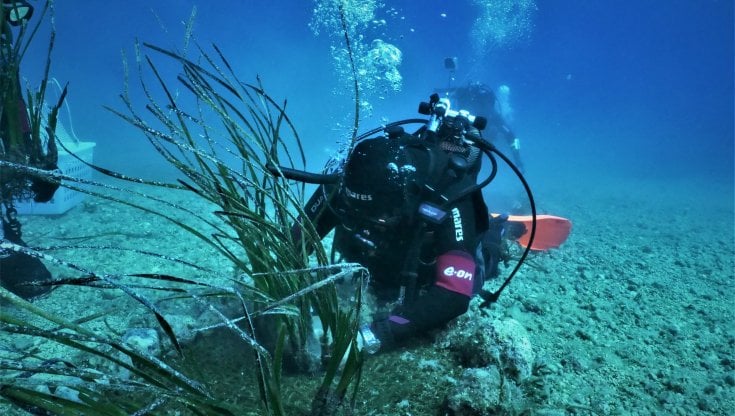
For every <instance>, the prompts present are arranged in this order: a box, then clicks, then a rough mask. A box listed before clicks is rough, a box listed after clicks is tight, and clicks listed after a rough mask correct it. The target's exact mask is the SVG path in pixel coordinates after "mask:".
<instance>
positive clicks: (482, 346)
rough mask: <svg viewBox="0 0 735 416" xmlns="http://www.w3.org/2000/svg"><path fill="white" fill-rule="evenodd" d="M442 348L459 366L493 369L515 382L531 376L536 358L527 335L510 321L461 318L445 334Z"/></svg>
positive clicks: (521, 326)
mask: <svg viewBox="0 0 735 416" xmlns="http://www.w3.org/2000/svg"><path fill="white" fill-rule="evenodd" d="M446 346H447V347H448V348H449V349H450V351H452V352H453V353H454V355H455V356H456V357H457V358H458V360H459V362H460V363H461V364H462V365H463V366H465V367H475V368H480V367H494V366H495V367H498V369H499V370H500V371H502V372H503V375H504V377H507V378H509V379H512V380H514V381H517V382H520V381H523V380H525V379H527V378H528V377H530V376H531V373H532V371H533V363H534V360H535V358H536V355H535V353H534V351H533V346H532V345H531V341H530V339H529V337H528V332H527V331H526V329H525V328H524V327H523V325H521V324H520V323H519V322H518V321H516V320H515V319H510V318H508V319H494V320H492V319H490V318H480V317H479V316H478V315H475V316H472V317H462V318H460V319H459V320H458V321H457V325H455V326H454V327H453V328H452V329H450V330H449V331H448V333H447V337H446Z"/></svg>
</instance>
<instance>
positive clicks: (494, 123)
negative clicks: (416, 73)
mask: <svg viewBox="0 0 735 416" xmlns="http://www.w3.org/2000/svg"><path fill="white" fill-rule="evenodd" d="M500 88H501V90H504V89H505V88H508V87H507V86H505V85H503V86H501V87H500ZM446 94H447V97H448V98H449V99H450V100H451V101H452V103H453V104H456V105H458V106H459V107H460V108H464V109H467V110H469V111H471V112H472V113H474V114H487V128H486V129H485V131H484V135H485V136H486V137H488V138H489V140H490V142H492V143H498V142H499V141H501V140H502V141H505V142H506V143H507V144H508V148H509V149H510V151H511V155H512V157H513V163H514V164H515V165H516V166H517V167H518V169H520V170H521V172H524V171H525V169H524V166H523V160H522V159H521V141H520V139H518V137H516V135H515V133H513V130H511V128H510V127H509V126H508V122H507V120H506V118H507V117H506V116H505V115H504V113H505V112H504V111H503V109H502V105H501V102H500V100H498V97H497V95H496V94H495V92H494V91H493V90H492V88H490V87H488V86H487V85H485V84H483V83H480V82H471V83H469V84H467V85H466V86H464V87H456V88H450V89H449V90H447V92H446ZM524 173H525V172H524Z"/></svg>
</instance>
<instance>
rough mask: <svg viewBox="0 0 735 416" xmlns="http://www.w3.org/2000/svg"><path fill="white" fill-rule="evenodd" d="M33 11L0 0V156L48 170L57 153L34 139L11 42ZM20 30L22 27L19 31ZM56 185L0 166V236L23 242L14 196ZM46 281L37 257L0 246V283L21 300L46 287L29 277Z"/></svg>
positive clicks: (46, 192) (47, 195)
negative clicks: (17, 29) (14, 34)
mask: <svg viewBox="0 0 735 416" xmlns="http://www.w3.org/2000/svg"><path fill="white" fill-rule="evenodd" d="M32 15H33V6H32V5H31V4H30V3H28V2H27V1H21V0H2V8H1V9H0V23H1V24H2V34H1V36H2V37H1V38H0V98H1V99H0V139H1V140H0V160H3V161H8V162H12V163H17V164H22V165H26V166H32V167H35V168H40V169H44V170H48V171H53V170H55V169H57V165H56V164H57V157H58V155H57V152H56V145H55V142H54V139H53V137H52V136H53V130H51V134H50V136H51V138H50V139H49V141H48V143H47V146H48V147H47V150H46V152H44V151H43V148H42V147H41V145H40V140H37V137H36V138H35V139H34V137H33V131H32V127H31V123H30V122H29V112H28V109H27V107H26V103H25V101H24V99H23V92H22V89H21V85H20V76H19V66H20V55H19V49H20V48H18V47H17V45H16V44H15V43H14V41H13V32H12V27H18V26H19V27H21V29H20V30H21V31H24V30H25V27H26V24H27V22H28V20H29V19H30V18H31V16H32ZM21 33H22V32H21ZM58 187H59V184H58V183H54V182H49V181H46V180H44V179H43V178H37V177H29V176H27V175H24V174H22V173H19V172H17V171H14V170H12V169H6V168H0V218H1V220H2V227H0V241H2V242H10V243H13V244H15V245H18V246H23V247H25V246H27V244H26V243H25V242H24V241H23V239H22V238H21V237H22V233H21V224H20V222H19V221H18V217H17V215H18V211H17V210H16V209H15V207H14V204H13V201H14V200H15V199H26V198H33V200H34V201H36V202H48V201H50V200H51V198H52V197H53V195H54V193H55V192H56V189H58ZM49 280H51V273H50V272H49V271H48V270H47V269H46V267H45V266H44V265H43V263H41V261H40V260H39V259H38V258H36V257H33V256H30V255H28V254H26V253H22V252H18V251H13V250H2V249H0V284H2V286H3V287H5V288H6V289H8V290H10V291H11V292H13V293H15V294H16V295H18V296H21V297H23V298H25V299H31V298H34V297H36V296H39V295H42V294H44V293H47V292H48V291H49V290H50V286H42V285H30V284H28V283H30V282H44V281H49Z"/></svg>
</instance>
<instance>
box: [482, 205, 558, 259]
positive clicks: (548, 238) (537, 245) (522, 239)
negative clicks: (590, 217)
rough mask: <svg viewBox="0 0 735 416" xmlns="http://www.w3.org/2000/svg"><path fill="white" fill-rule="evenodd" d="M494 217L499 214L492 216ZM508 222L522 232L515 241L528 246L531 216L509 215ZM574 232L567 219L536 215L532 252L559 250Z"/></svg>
mask: <svg viewBox="0 0 735 416" xmlns="http://www.w3.org/2000/svg"><path fill="white" fill-rule="evenodd" d="M491 215H492V216H493V217H496V216H498V214H491ZM508 222H510V223H513V224H517V225H519V226H520V227H519V228H520V229H521V230H522V232H521V233H520V234H519V235H518V236H517V237H515V240H516V241H517V242H518V244H520V245H521V246H523V247H527V246H528V240H529V238H530V237H531V224H532V223H533V217H532V216H531V215H509V216H508ZM571 230H572V222H571V221H569V220H568V219H566V218H562V217H557V216H554V215H536V235H535V236H534V238H533V246H532V247H531V250H535V251H546V250H549V249H552V248H557V247H559V246H560V245H562V244H563V243H564V242H565V241H567V237H569V233H570V232H571Z"/></svg>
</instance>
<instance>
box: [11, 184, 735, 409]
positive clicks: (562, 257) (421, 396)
mask: <svg viewBox="0 0 735 416" xmlns="http://www.w3.org/2000/svg"><path fill="white" fill-rule="evenodd" d="M156 192H158V191H156ZM536 197H537V200H538V203H539V206H540V211H542V212H548V213H552V214H557V215H561V216H564V217H567V218H570V219H571V220H572V221H573V223H574V226H573V230H572V234H571V236H570V238H569V240H568V241H567V242H566V244H564V245H563V246H562V247H561V248H560V249H558V250H553V251H551V252H549V253H544V254H536V255H534V256H533V258H532V262H533V264H534V265H533V266H532V267H526V268H524V269H522V272H521V273H520V274H519V275H518V276H517V277H516V278H515V279H514V281H513V283H512V285H511V286H510V287H509V288H508V289H507V290H506V292H505V293H504V294H503V296H502V297H501V299H500V301H499V302H498V303H497V304H495V305H493V306H492V307H491V309H490V310H489V312H490V313H491V314H493V315H495V316H497V317H510V318H513V319H515V320H517V321H518V322H520V323H521V324H522V325H523V326H524V327H525V328H526V330H527V331H528V333H529V337H530V340H531V343H532V345H533V348H534V350H535V352H536V354H537V355H541V356H544V357H546V359H547V361H548V363H549V366H550V369H551V374H549V375H548V376H547V378H546V381H545V385H546V386H547V389H548V393H549V395H548V399H546V402H545V403H543V404H542V406H540V408H539V410H538V414H555V415H564V414H622V415H639V414H646V415H647V414H651V415H668V414H672V415H693V414H698V415H729V414H733V413H735V324H734V322H735V308H734V306H735V301H734V300H733V293H735V290H734V289H735V275H734V274H735V272H734V270H735V265H734V261H735V260H734V259H735V242H734V237H733V233H734V228H735V227H734V225H733V221H734V220H733V219H734V213H733V185H732V183H731V182H730V183H726V184H722V185H718V184H711V183H707V182H706V181H704V180H703V181H696V180H691V181H686V182H668V181H667V182H655V181H653V180H646V181H641V180H636V181H632V180H629V181H628V180H619V181H614V180H608V181H605V182H604V183H602V184H601V183H600V182H597V183H595V184H593V185H592V184H588V183H578V184H573V185H570V184H565V186H561V185H560V186H559V187H558V189H545V190H544V191H543V192H540V193H539V194H537V196H536ZM167 199H170V200H172V201H173V202H175V203H176V204H179V205H181V206H186V207H189V208H191V209H192V210H193V211H194V212H199V213H201V214H202V215H204V216H210V215H211V214H210V213H211V210H212V208H211V207H210V206H207V205H206V204H204V203H202V202H200V201H197V200H196V199H192V197H191V194H187V193H180V192H179V193H175V194H171V195H170V196H167ZM22 222H23V224H24V237H25V239H26V241H27V242H28V243H29V244H30V245H32V246H52V245H76V246H90V247H100V246H106V247H126V248H138V249H145V250H151V251H155V252H159V253H163V254H170V255H174V256H177V257H181V258H184V259H186V260H188V261H191V262H194V263H197V264H199V265H201V266H204V267H207V268H209V269H212V270H217V271H219V275H220V276H224V277H228V276H231V275H232V272H233V270H232V268H231V266H230V265H228V264H223V263H222V261H221V260H220V259H219V257H218V256H215V255H212V252H211V248H208V247H206V246H204V245H202V244H201V243H200V242H198V241H197V240H196V239H195V238H193V237H191V236H188V235H185V234H182V231H180V230H179V229H176V228H175V227H172V226H170V225H168V224H167V223H166V222H165V221H163V220H161V219H160V218H156V217H154V216H152V215H150V214H146V213H143V212H141V211H139V210H135V209H132V208H128V207H124V206H121V205H119V204H115V203H112V202H109V201H103V200H98V199H95V198H87V199H86V200H85V201H84V202H83V203H82V204H80V205H79V206H77V207H75V208H73V209H72V210H71V211H70V212H68V213H66V214H65V215H63V216H60V217H23V218H22ZM49 254H52V255H55V256H57V257H59V258H63V259H65V260H68V261H71V262H73V263H75V264H78V265H80V266H83V267H86V268H89V269H90V270H95V271H98V272H100V271H101V272H105V273H112V274H115V273H131V272H146V273H156V272H164V271H165V272H171V273H177V271H179V270H184V269H185V268H181V269H179V266H172V265H171V264H170V263H168V262H166V261H163V260H160V259H154V258H150V257H148V256H142V255H140V254H136V253H132V252H127V251H117V250H112V249H104V250H103V249H95V248H83V247H78V248H72V249H66V250H58V251H56V252H53V253H52V252H49ZM51 269H52V271H53V272H54V274H55V275H58V276H64V277H70V276H78V275H79V273H78V272H74V271H71V270H68V269H63V268H58V267H56V266H51ZM189 272H191V271H189ZM181 273H185V272H183V271H181ZM220 283H222V281H220ZM130 302H131V301H130V300H129V299H125V298H124V297H122V296H121V295H119V294H117V293H115V292H114V291H108V292H103V294H102V295H100V294H99V293H98V292H97V291H93V290H89V289H86V288H80V287H62V288H60V289H58V290H56V291H54V292H53V293H52V294H51V295H49V296H47V297H45V298H42V299H39V300H38V301H37V302H36V304H37V305H38V306H41V307H44V308H47V309H49V310H51V311H53V312H55V313H59V314H61V315H62V316H65V317H67V318H69V319H73V318H74V317H78V316H85V315H88V314H91V313H92V311H101V310H106V309H115V308H117V309H118V315H119V316H120V318H119V320H118V321H113V322H106V323H102V322H99V321H94V322H91V323H90V327H92V328H95V329H98V330H100V331H108V330H109V329H110V328H109V327H110V326H112V327H115V326H116V325H118V328H117V330H118V331H122V330H124V329H125V326H126V325H135V324H136V323H139V322H141V320H142V318H140V317H138V316H137V314H143V313H144V312H143V311H142V309H140V308H128V307H127V305H130ZM437 345H438V343H436V344H432V343H430V342H429V343H428V344H424V345H421V344H418V345H414V346H413V347H414V350H412V351H411V350H408V351H406V350H404V351H396V352H391V353H388V354H384V355H381V356H380V357H379V358H377V359H376V360H375V363H379V364H380V365H379V364H370V363H368V367H367V376H366V377H365V380H363V385H362V386H363V387H362V390H363V393H361V394H362V395H363V397H362V398H361V400H358V403H359V409H358V410H359V414H376V415H378V414H381V415H383V414H384V415H420V414H427V412H428V411H429V409H436V407H437V406H438V403H440V402H441V400H442V398H443V394H444V393H445V391H444V390H443V389H446V383H445V382H444V381H440V380H445V378H442V376H444V375H447V374H453V373H456V372H457V371H458V370H459V369H457V368H452V366H454V365H456V364H453V363H452V361H451V360H450V359H449V358H448V355H446V354H444V353H442V352H441V351H437V348H438V347H437ZM14 346H15V347H21V348H22V347H23V345H17V344H15V345H14ZM37 347H38V346H37ZM41 349H42V347H41ZM406 354H412V355H413V356H421V355H422V354H423V355H425V356H426V357H427V358H426V360H429V358H431V359H432V360H434V359H435V360H438V362H439V364H438V365H431V366H418V365H416V364H415V362H413V361H412V360H411V359H408V360H407V359H406V357H407V355H406ZM409 357H410V356H409ZM442 360H444V361H442ZM424 362H428V361H424ZM432 362H434V361H432ZM386 363H388V364H389V365H387V366H386V365H385V364H386ZM390 363H398V365H390ZM371 372H380V377H378V376H376V377H375V378H374V379H375V380H379V379H388V380H391V379H398V378H400V379H401V380H403V381H402V383H403V384H404V386H403V388H401V389H390V387H389V385H388V386H387V387H386V385H385V384H382V382H381V383H380V384H378V382H377V381H376V385H371V382H372V380H373V378H371V376H370V374H371ZM393 372H394V373H395V374H394V375H391V374H393ZM399 375H400V377H399ZM406 386H409V387H410V386H415V387H414V389H415V390H414V391H413V392H412V391H411V390H410V389H408V390H407V387H406ZM435 411H436V410H434V412H435ZM18 412H19V413H18V414H23V413H22V412H20V411H18ZM431 414H434V413H431Z"/></svg>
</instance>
